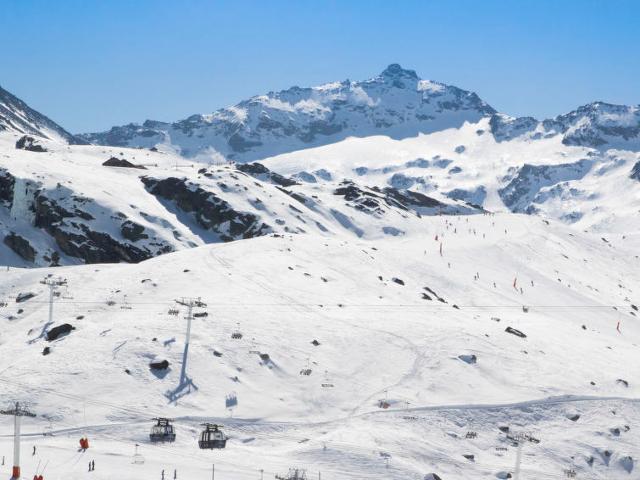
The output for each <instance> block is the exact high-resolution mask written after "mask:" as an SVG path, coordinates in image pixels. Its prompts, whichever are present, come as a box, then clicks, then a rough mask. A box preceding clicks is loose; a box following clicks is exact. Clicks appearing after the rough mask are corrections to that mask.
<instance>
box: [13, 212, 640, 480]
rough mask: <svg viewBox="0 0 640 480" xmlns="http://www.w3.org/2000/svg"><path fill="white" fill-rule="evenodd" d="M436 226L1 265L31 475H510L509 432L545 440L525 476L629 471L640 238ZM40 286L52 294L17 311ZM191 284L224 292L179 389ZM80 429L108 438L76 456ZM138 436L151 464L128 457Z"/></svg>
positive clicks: (525, 227) (531, 452)
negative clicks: (79, 261)
mask: <svg viewBox="0 0 640 480" xmlns="http://www.w3.org/2000/svg"><path fill="white" fill-rule="evenodd" d="M423 221H424V223H425V228H426V229H427V230H428V235H424V236H420V237H417V236H415V237H413V236H412V237H405V238H383V239H380V240H358V239H355V240H354V239H351V238H326V237H321V236H318V235H314V234H306V235H304V234H299V235H285V236H267V237H261V238H256V239H251V240H244V241H239V242H232V243H229V244H222V245H212V246H203V247H198V248H193V249H190V250H185V251H181V252H177V253H173V254H168V255H164V256H161V257H158V258H156V259H152V260H148V261H145V262H143V263H140V264H135V265H126V264H120V265H86V266H73V267H60V268H55V269H37V270H33V269H26V270H22V269H10V270H9V271H6V272H3V273H2V275H3V282H2V290H1V293H0V296H1V297H2V298H5V299H7V303H8V305H7V306H6V307H4V308H3V309H2V310H1V311H2V315H3V316H4V317H5V321H4V322H3V323H4V329H3V331H2V334H1V336H0V342H1V343H0V355H1V356H2V359H3V367H2V369H1V370H0V381H1V382H2V385H3V391H2V400H3V401H4V403H7V402H8V401H9V400H10V399H16V398H19V399H21V400H24V401H27V402H29V405H30V406H31V408H32V409H33V410H34V411H35V412H37V413H38V415H39V416H38V418H37V419H35V420H25V428H24V430H25V432H27V433H30V434H32V436H30V437H28V438H27V439H26V440H25V445H26V447H25V449H26V450H25V455H24V458H25V460H26V462H27V463H26V464H25V468H26V469H27V470H26V471H28V472H29V474H31V473H30V472H31V471H30V470H29V468H31V469H34V468H35V466H36V464H37V462H36V460H38V461H39V460H42V462H43V463H44V462H46V461H47V460H50V463H49V465H48V467H47V469H48V470H47V471H48V475H47V476H48V478H70V479H75V478H86V477H87V475H89V474H88V473H85V471H86V470H87V462H88V461H89V459H95V460H96V465H97V466H96V471H95V472H93V473H91V474H90V476H91V477H93V478H105V479H106V478H113V475H115V474H116V473H114V472H117V475H118V476H119V477H121V478H141V479H146V478H149V479H152V478H153V479H155V478H160V472H161V470H162V469H165V470H166V472H171V474H172V472H173V469H174V468H177V470H178V475H179V477H178V478H206V477H205V475H208V472H210V469H211V466H210V464H211V463H215V464H216V469H219V470H218V472H219V474H220V475H223V474H224V477H223V478H233V479H235V478H238V479H242V478H259V470H260V469H264V471H265V472H271V473H269V474H268V475H267V474H266V473H265V475H267V476H266V478H269V477H271V478H273V473H277V472H283V473H286V471H287V470H288V467H289V466H291V467H294V466H298V467H302V468H306V469H307V470H308V472H309V474H310V475H312V476H310V478H313V476H316V475H317V472H318V471H320V472H323V473H322V476H323V478H354V479H355V478H385V479H387V478H388V479H392V478H393V479H405V478H416V479H419V478H423V477H424V475H426V474H429V473H432V472H433V473H436V474H438V475H440V477H441V478H444V479H451V478H453V479H465V478H497V477H496V475H497V474H500V472H512V471H513V464H514V459H515V448H514V447H513V446H512V445H511V444H510V443H509V442H508V441H507V440H506V439H505V434H504V433H502V432H501V431H500V430H499V427H505V426H508V427H510V429H511V430H512V431H514V430H524V431H527V432H531V433H532V434H534V435H535V436H536V437H539V438H540V440H541V442H540V444H537V445H536V444H532V445H531V446H526V447H525V448H524V457H523V465H524V468H523V478H560V477H561V476H563V470H564V469H574V470H575V471H576V472H577V474H578V478H581V477H582V478H602V479H614V478H633V477H634V475H636V474H637V472H638V470H637V468H636V467H634V466H633V465H634V463H633V462H637V459H638V445H639V444H640V437H639V434H638V429H637V423H638V418H640V417H639V413H640V411H639V404H638V400H637V399H638V394H639V392H640V387H639V385H640V378H639V374H640V370H639V369H638V365H637V358H638V353H639V352H638V350H639V346H638V336H639V333H640V326H639V325H638V319H637V315H638V312H637V308H638V306H637V305H638V303H639V302H638V300H637V298H638V297H637V295H638V294H637V290H638V284H639V274H638V271H639V270H638V263H639V262H640V260H639V259H638V257H637V255H635V253H636V251H635V249H629V248H628V247H627V246H626V244H625V240H623V239H622V237H621V236H616V237H611V238H609V239H607V242H605V241H603V240H602V239H601V238H600V237H599V236H596V235H592V234H588V233H580V232H576V231H575V229H573V228H571V227H566V226H563V225H561V224H558V223H555V222H545V221H543V220H541V219H540V218H536V217H530V216H521V215H514V214H498V215H474V216H442V217H430V218H423ZM436 236H437V240H436ZM441 244H442V248H443V250H442V252H443V253H442V256H441V255H440V245H441ZM47 275H53V276H55V277H57V276H63V277H65V278H66V279H67V282H68V285H67V287H65V288H63V289H62V290H61V295H60V297H56V300H55V303H54V323H55V324H56V325H59V324H62V323H65V322H66V323H70V324H71V325H73V326H74V327H75V330H73V331H71V332H70V333H69V334H68V335H67V336H63V337H61V338H59V339H57V340H55V341H53V342H47V341H46V340H45V338H44V332H46V331H47V330H49V329H50V328H51V327H52V325H47V324H46V323H47V311H48V289H47V288H46V286H44V285H41V284H40V283H39V281H40V280H42V279H43V278H44V277H45V276H47ZM514 280H515V281H516V283H515V287H514ZM494 282H495V286H494ZM520 288H522V291H520ZM24 292H32V293H35V294H36V296H35V297H33V298H32V299H30V300H27V301H24V302H21V303H19V304H16V303H15V298H16V296H17V295H18V294H19V293H24ZM183 296H184V297H201V299H202V301H204V302H206V304H207V306H206V308H197V309H196V310H195V312H196V313H197V314H200V315H199V316H198V318H195V319H194V321H193V327H192V332H193V333H192V338H191V347H190V352H189V361H188V367H187V373H188V376H189V378H191V379H192V381H193V384H194V385H195V387H193V388H191V389H190V391H189V389H187V388H183V389H182V390H179V389H178V388H177V387H178V383H179V377H180V365H181V358H182V350H183V346H184V334H185V328H186V321H185V320H184V319H183V317H184V315H185V313H186V310H185V308H184V307H179V309H180V314H179V315H177V316H175V315H170V314H169V313H168V312H169V309H171V308H175V307H176V306H177V304H176V303H175V302H174V300H175V299H180V298H181V297H183ZM439 298H440V299H442V300H441V301H439V300H438V299H439ZM523 307H525V308H523ZM614 307H615V308H614ZM18 309H22V310H23V311H22V312H21V313H18ZM525 310H526V311H525ZM204 312H206V313H207V316H202V314H203V313H204ZM618 322H620V326H619V328H620V332H619V331H618V330H617V329H616V326H617V325H618ZM507 327H511V328H513V329H516V330H517V331H520V332H522V333H524V334H525V335H526V338H520V337H519V336H516V335H514V334H511V333H508V332H506V331H505V330H506V329H507ZM236 330H237V331H240V332H241V333H242V335H243V336H242V338H241V339H239V340H238V339H233V338H231V335H232V333H233V332H234V331H236ZM16 340H17V341H16ZM314 340H316V341H317V342H318V343H319V344H318V345H317V346H315V345H314V344H313V343H312V342H313V341H314ZM45 347H50V353H49V354H48V355H46V356H43V355H42V352H43V349H44V348H45ZM260 354H267V355H268V357H267V356H264V355H262V356H260ZM165 359H166V360H168V361H169V362H170V367H169V370H168V371H166V372H162V373H158V372H155V374H154V372H152V371H151V370H150V368H149V363H150V362H152V361H161V360H165ZM304 369H310V370H311V374H310V375H301V370H304ZM127 372H128V373H127ZM322 384H325V385H326V384H331V385H333V387H323V386H322ZM177 389H178V390H179V391H178V392H177V396H178V397H179V398H178V399H177V401H170V399H169V397H171V395H170V393H169V392H173V393H176V390H177ZM233 397H235V398H236V399H237V406H235V408H233V409H231V410H229V409H227V408H226V405H228V403H227V402H228V401H229V398H233ZM385 402H386V403H385ZM231 403H233V402H231ZM385 406H388V408H383V407H385ZM576 414H577V415H579V416H580V417H579V418H578V419H577V420H576V421H572V420H570V419H569V418H568V417H574V415H576ZM157 415H162V416H168V417H171V418H175V419H176V424H177V425H178V441H177V442H176V443H175V444H174V445H171V446H161V447H158V446H152V445H150V444H149V442H148V440H147V438H148V437H147V435H148V430H149V427H150V425H151V421H150V419H151V418H152V417H153V416H157ZM85 416H86V420H85ZM574 418H575V417H574ZM47 419H49V420H50V423H49V421H48V420H47ZM9 420H10V419H9V418H7V417H5V418H3V419H2V420H1V422H2V423H0V425H3V426H4V428H3V431H4V432H6V433H5V434H4V436H3V437H0V438H2V440H1V441H0V449H2V451H3V453H4V452H6V455H7V458H9V454H10V445H11V443H10V441H11V438H10V425H11V424H10V422H9ZM205 420H206V421H215V422H219V423H222V424H223V425H224V426H225V430H226V432H227V433H228V434H229V435H230V437H231V438H230V441H229V443H228V446H227V448H226V449H225V450H224V451H222V452H201V451H199V450H198V449H197V445H196V436H197V431H198V428H199V425H198V424H199V423H202V422H203V421H205ZM49 425H50V427H47V426H49ZM627 427H628V429H627ZM47 428H49V429H50V430H52V431H53V432H57V433H55V435H54V436H53V437H49V436H47V437H43V436H42V432H44V431H45V429H47ZM84 432H86V435H88V436H89V437H90V441H91V444H92V447H91V449H90V450H89V451H87V452H86V453H77V452H76V449H77V440H78V438H79V437H80V436H81V435H82V433H84ZM468 432H476V434H477V437H476V438H466V435H467V433H468ZM135 443H139V444H140V445H141V448H140V452H141V454H143V455H144V456H145V457H146V462H145V464H144V465H136V464H132V463H131V461H132V455H133V446H134V444H135ZM31 444H34V445H37V446H38V450H37V454H36V456H35V457H30V456H29V455H30V453H31V452H30V448H31ZM496 447H498V448H504V447H506V448H507V450H506V451H504V450H500V449H498V450H496ZM605 451H607V452H609V454H605V453H604V452H605ZM463 455H474V457H473V461H470V460H467V459H466V458H465V457H463ZM629 456H631V457H632V459H633V460H632V461H631V463H629V462H630V460H628V459H627V457H629ZM591 457H593V459H592V460H589V459H590V458H591ZM387 459H388V467H387V465H386V462H387ZM589 463H591V466H590V465H589ZM629 465H632V467H631V470H630V471H628V470H629ZM4 468H7V467H6V466H5V467H4ZM167 475H168V474H167ZM527 475H528V477H527Z"/></svg>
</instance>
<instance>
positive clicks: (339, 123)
mask: <svg viewBox="0 0 640 480" xmlns="http://www.w3.org/2000/svg"><path fill="white" fill-rule="evenodd" d="M494 113H495V110H494V109H493V108H492V107H491V106H489V105H488V104H487V103H486V102H484V101H482V100H481V99H480V98H479V97H478V96H477V95H476V94H475V93H472V92H468V91H465V90H462V89H459V88H457V87H453V86H448V85H444V84H439V83H436V82H432V81H428V80H421V79H420V78H419V77H418V75H417V74H416V72H415V71H413V70H407V69H404V68H402V67H401V66H400V65H398V64H392V65H389V66H388V67H387V68H386V69H384V70H383V72H382V73H381V74H380V75H378V76H375V77H373V78H370V79H368V80H364V81H349V80H345V81H340V82H332V83H326V84H323V85H320V86H317V87H298V86H294V87H291V88H288V89H286V90H281V91H278V92H269V93H267V94H264V95H257V96H254V97H252V98H250V99H247V100H244V101H242V102H240V103H238V104H237V105H234V106H232V107H227V108H223V109H220V110H218V111H216V112H213V113H211V114H205V115H192V116H190V117H188V118H186V119H185V120H182V121H179V122H176V123H173V124H165V123H162V122H149V121H147V122H145V123H144V124H143V125H142V126H139V125H125V126H124V127H114V128H112V129H111V130H109V131H108V132H102V133H90V134H85V135H83V138H84V139H86V140H88V141H90V142H91V143H96V144H103V145H113V146H134V147H152V146H155V145H157V144H160V143H168V144H171V146H172V148H173V149H175V150H177V151H179V152H180V153H181V154H182V155H183V156H186V157H197V156H200V155H210V154H212V153H213V154H216V155H222V156H225V157H227V158H229V159H232V160H235V161H239V162H247V161H252V160H256V159H260V158H265V157H269V156H272V155H277V154H280V153H286V152H291V151H295V150H301V149H305V148H309V147H314V146H320V145H326V144H330V143H335V142H337V141H340V140H343V139H345V138H347V137H350V136H355V137H367V136H371V135H389V136H392V137H393V138H406V137H410V136H416V135H417V134H419V133H429V132H435V131H440V130H444V129H448V128H459V127H460V126H462V125H463V124H464V123H465V122H470V123H475V122H478V121H479V120H480V119H482V118H485V117H487V116H490V115H492V114H494Z"/></svg>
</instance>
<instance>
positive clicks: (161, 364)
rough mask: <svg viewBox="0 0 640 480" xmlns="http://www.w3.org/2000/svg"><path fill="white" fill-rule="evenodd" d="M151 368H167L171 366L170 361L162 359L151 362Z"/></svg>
mask: <svg viewBox="0 0 640 480" xmlns="http://www.w3.org/2000/svg"><path fill="white" fill-rule="evenodd" d="M149 368H150V369H151V370H166V369H167V368H169V361H168V360H162V361H160V362H151V363H150V364H149Z"/></svg>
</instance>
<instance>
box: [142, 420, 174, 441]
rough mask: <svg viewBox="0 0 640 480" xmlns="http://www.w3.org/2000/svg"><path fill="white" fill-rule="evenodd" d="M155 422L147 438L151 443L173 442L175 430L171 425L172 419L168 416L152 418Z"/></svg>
mask: <svg viewBox="0 0 640 480" xmlns="http://www.w3.org/2000/svg"><path fill="white" fill-rule="evenodd" d="M153 420H154V421H155V422H156V424H155V425H154V426H153V427H151V433H150V434H149V440H151V442H153V443H158V442H174V441H175V440H176V432H175V430H174V428H173V425H171V422H172V421H173V420H172V419H170V418H154V419H153Z"/></svg>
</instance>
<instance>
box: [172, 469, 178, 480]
mask: <svg viewBox="0 0 640 480" xmlns="http://www.w3.org/2000/svg"><path fill="white" fill-rule="evenodd" d="M176 478H178V470H174V471H173V480H176Z"/></svg>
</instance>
